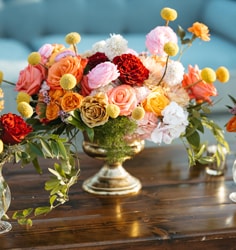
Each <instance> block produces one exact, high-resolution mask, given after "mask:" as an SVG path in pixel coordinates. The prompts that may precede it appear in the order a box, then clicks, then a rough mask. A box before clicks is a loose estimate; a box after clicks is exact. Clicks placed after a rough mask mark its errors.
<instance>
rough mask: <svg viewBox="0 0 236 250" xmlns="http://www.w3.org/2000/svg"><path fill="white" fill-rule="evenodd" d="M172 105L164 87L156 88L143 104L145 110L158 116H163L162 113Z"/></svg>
mask: <svg viewBox="0 0 236 250" xmlns="http://www.w3.org/2000/svg"><path fill="white" fill-rule="evenodd" d="M169 103H170V100H169V99H168V98H167V97H166V96H165V91H164V90H163V89H162V87H156V88H155V89H154V90H153V91H152V92H151V93H150V94H149V95H148V96H147V98H146V99H145V101H144V102H143V108H144V109H145V111H147V112H153V113H154V114H155V115H156V116H161V111H162V110H163V109H164V108H165V107H166V106H167V105H168V104H169Z"/></svg>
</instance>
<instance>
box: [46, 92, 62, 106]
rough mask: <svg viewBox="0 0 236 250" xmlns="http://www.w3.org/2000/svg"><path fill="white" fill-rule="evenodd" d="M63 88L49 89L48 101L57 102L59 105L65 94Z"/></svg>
mask: <svg viewBox="0 0 236 250" xmlns="http://www.w3.org/2000/svg"><path fill="white" fill-rule="evenodd" d="M65 93H66V92H65V90H63V89H55V90H49V92H48V95H49V97H50V102H54V103H56V104H58V105H59V106H60V105H61V99H62V97H63V96H64V94H65Z"/></svg>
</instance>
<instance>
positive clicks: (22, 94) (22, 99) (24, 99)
mask: <svg viewBox="0 0 236 250" xmlns="http://www.w3.org/2000/svg"><path fill="white" fill-rule="evenodd" d="M30 98H31V97H30V95H29V94H27V93H25V92H22V91H21V92H19V93H18V95H17V97H16V103H17V104H18V103H20V102H27V103H30Z"/></svg>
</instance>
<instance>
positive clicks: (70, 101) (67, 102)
mask: <svg viewBox="0 0 236 250" xmlns="http://www.w3.org/2000/svg"><path fill="white" fill-rule="evenodd" d="M82 100H83V96H82V95H80V94H78V93H74V92H67V93H66V94H65V95H64V96H63V97H62V99H61V108H62V110H63V111H65V112H69V111H72V110H75V109H77V108H79V107H80V106H81V102H82Z"/></svg>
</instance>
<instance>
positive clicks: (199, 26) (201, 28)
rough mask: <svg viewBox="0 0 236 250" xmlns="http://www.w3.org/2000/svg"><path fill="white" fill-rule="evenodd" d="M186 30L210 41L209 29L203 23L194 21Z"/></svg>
mask: <svg viewBox="0 0 236 250" xmlns="http://www.w3.org/2000/svg"><path fill="white" fill-rule="evenodd" d="M188 31H189V32H192V33H193V34H194V35H195V36H196V37H198V38H200V39H202V40H203V41H210V34H209V29H208V27H207V26H206V25H205V24H203V23H199V22H195V23H194V24H193V26H192V27H189V28H188Z"/></svg>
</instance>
